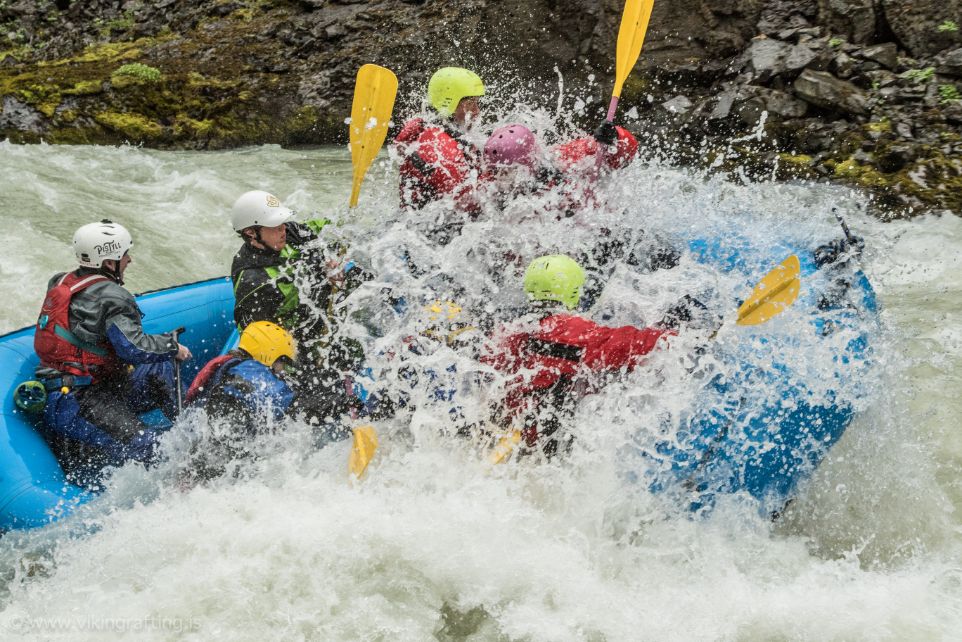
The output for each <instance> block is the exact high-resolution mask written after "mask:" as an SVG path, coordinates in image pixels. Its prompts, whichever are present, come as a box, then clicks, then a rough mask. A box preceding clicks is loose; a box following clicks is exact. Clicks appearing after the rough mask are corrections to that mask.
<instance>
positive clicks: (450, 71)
mask: <svg viewBox="0 0 962 642" xmlns="http://www.w3.org/2000/svg"><path fill="white" fill-rule="evenodd" d="M483 95H484V83H483V82H481V78H480V77H479V76H478V74H476V73H474V72H473V71H471V70H469V69H464V68H463V67H442V68H441V69H438V70H437V71H435V72H434V75H433V76H431V81H430V82H428V100H430V101H431V106H432V107H434V109H435V111H437V112H438V113H439V114H441V115H442V116H444V117H445V118H450V117H451V115H452V114H454V112H455V110H456V109H457V108H458V103H460V102H461V101H462V100H463V99H465V98H468V97H471V96H483Z"/></svg>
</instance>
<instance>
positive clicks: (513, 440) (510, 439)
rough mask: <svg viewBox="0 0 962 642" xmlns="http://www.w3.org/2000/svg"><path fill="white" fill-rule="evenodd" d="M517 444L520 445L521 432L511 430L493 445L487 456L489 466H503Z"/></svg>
mask: <svg viewBox="0 0 962 642" xmlns="http://www.w3.org/2000/svg"><path fill="white" fill-rule="evenodd" d="M519 443H521V431H520V430H512V431H511V432H510V433H508V434H507V435H505V436H503V437H501V438H500V439H498V443H496V444H495V445H494V448H492V449H491V452H490V453H489V454H488V462H489V463H491V464H503V463H504V462H506V461H508V458H509V457H511V453H513V452H514V447H515V446H517V445H518V444H519Z"/></svg>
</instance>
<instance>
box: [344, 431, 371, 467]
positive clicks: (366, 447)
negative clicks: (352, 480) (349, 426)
mask: <svg viewBox="0 0 962 642" xmlns="http://www.w3.org/2000/svg"><path fill="white" fill-rule="evenodd" d="M376 451H377V432H376V431H375V430H374V426H358V427H357V428H355V429H354V437H353V438H352V443H351V454H350V456H348V458H347V467H348V469H349V470H350V471H351V474H352V475H354V476H355V477H358V478H359V477H360V476H361V475H363V474H364V471H365V470H367V465H368V464H370V463H371V459H373V458H374V453H375V452H376Z"/></svg>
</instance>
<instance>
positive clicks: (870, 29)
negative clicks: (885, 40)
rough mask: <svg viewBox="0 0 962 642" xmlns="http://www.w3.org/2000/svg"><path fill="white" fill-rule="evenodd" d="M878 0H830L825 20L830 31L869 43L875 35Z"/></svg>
mask: <svg viewBox="0 0 962 642" xmlns="http://www.w3.org/2000/svg"><path fill="white" fill-rule="evenodd" d="M876 4H877V0H829V1H828V2H825V3H824V5H823V6H824V10H823V12H824V16H823V20H824V23H825V25H826V26H827V27H828V30H829V32H830V33H832V34H835V35H836V36H839V37H842V38H844V39H845V40H847V41H848V42H852V43H856V44H867V43H869V42H870V41H871V39H872V37H873V36H874V35H875V26H876V15H875V5H876Z"/></svg>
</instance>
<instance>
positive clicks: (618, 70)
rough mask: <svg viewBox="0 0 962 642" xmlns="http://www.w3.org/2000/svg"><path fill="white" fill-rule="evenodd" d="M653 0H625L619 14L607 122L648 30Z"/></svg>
mask: <svg viewBox="0 0 962 642" xmlns="http://www.w3.org/2000/svg"><path fill="white" fill-rule="evenodd" d="M654 5H655V0H625V9H624V11H623V12H622V14H621V27H619V29H618V53H617V58H616V62H615V88H614V90H613V91H612V92H611V102H610V103H608V117H607V119H608V122H609V123H610V122H614V120H615V111H616V110H617V109H618V100H619V99H620V98H621V88H622V87H623V86H624V84H625V81H626V80H627V79H628V74H630V73H631V70H632V68H633V67H634V66H635V63H636V62H638V56H639V55H641V46H642V45H643V44H644V43H645V34H646V33H647V32H648V20H649V19H650V18H651V9H652V7H654Z"/></svg>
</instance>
